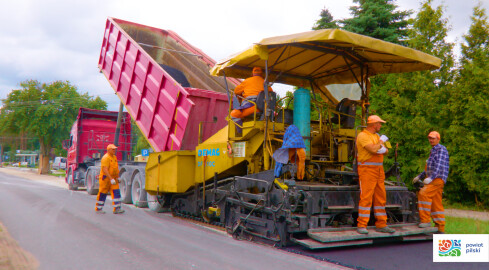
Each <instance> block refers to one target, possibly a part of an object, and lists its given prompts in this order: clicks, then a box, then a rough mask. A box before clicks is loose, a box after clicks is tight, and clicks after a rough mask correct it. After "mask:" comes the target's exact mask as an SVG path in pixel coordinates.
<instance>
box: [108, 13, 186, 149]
mask: <svg viewBox="0 0 489 270" xmlns="http://www.w3.org/2000/svg"><path fill="white" fill-rule="evenodd" d="M98 66H99V68H100V70H101V71H102V73H103V74H104V75H105V76H106V78H107V79H108V81H109V83H110V85H111V86H112V88H113V89H114V90H115V91H116V93H117V95H118V96H119V97H120V99H121V101H122V102H123V103H124V104H125V105H126V108H127V111H128V112H129V113H130V114H131V116H132V117H133V119H134V120H135V121H136V123H137V125H138V126H139V128H140V129H141V131H142V133H143V134H144V135H145V136H146V138H147V139H148V141H149V142H150V144H151V146H152V147H153V149H154V150H155V151H158V152H161V151H166V150H179V149H180V148H181V146H182V145H181V143H182V139H183V137H184V134H185V132H184V131H185V129H186V128H187V122H188V119H189V114H190V111H191V109H192V106H193V105H194V103H193V102H192V101H191V100H190V99H189V97H188V96H189V94H188V92H187V91H186V90H185V89H184V88H183V87H181V86H180V84H178V83H177V82H176V81H175V80H174V79H173V78H172V77H171V76H169V75H168V74H167V73H166V72H165V71H164V70H163V69H162V68H161V67H160V66H159V65H158V63H156V61H155V60H154V59H153V58H151V57H150V56H149V55H148V54H147V53H146V51H144V50H143V49H142V48H141V47H140V46H139V44H138V43H137V42H135V41H134V40H133V39H132V38H131V37H130V36H129V35H128V34H127V33H126V32H125V31H124V30H122V28H121V27H119V25H118V24H117V22H115V21H114V20H113V19H112V18H109V19H108V20H107V23H106V30H105V33H104V40H103V42H102V49H101V51H100V57H99V63H98Z"/></svg>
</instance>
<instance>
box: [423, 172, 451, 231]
mask: <svg viewBox="0 0 489 270" xmlns="http://www.w3.org/2000/svg"><path fill="white" fill-rule="evenodd" d="M444 186H445V182H443V180H442V179H441V178H435V179H434V180H433V181H432V182H431V183H429V184H428V185H425V186H424V187H423V188H422V189H421V190H420V191H419V193H418V209H419V218H420V219H421V223H430V222H431V218H433V222H435V225H436V227H437V228H438V231H440V232H445V209H444V208H443V203H442V195H443V187H444ZM430 216H431V218H430Z"/></svg>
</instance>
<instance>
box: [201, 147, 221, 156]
mask: <svg viewBox="0 0 489 270" xmlns="http://www.w3.org/2000/svg"><path fill="white" fill-rule="evenodd" d="M220 154H221V153H220V150H219V148H213V149H212V148H211V149H200V150H199V151H198V152H197V156H199V157H205V156H210V157H218V156H219V155H220Z"/></svg>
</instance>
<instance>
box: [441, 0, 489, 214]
mask: <svg viewBox="0 0 489 270" xmlns="http://www.w3.org/2000/svg"><path fill="white" fill-rule="evenodd" d="M471 21H472V23H471V26H470V29H469V31H468V33H467V34H466V35H464V36H463V38H464V40H463V43H462V44H461V48H462V55H461V59H460V63H461V66H460V67H459V68H458V70H457V71H458V76H457V79H456V83H455V88H454V89H455V91H454V92H453V94H452V96H451V98H450V102H449V104H450V110H449V112H448V114H450V115H451V120H452V121H451V123H450V127H449V129H448V134H450V141H449V147H450V148H449V150H450V156H451V162H450V169H451V173H450V182H449V184H450V185H448V184H447V196H449V197H450V198H451V199H452V200H456V201H472V202H475V203H476V204H477V203H480V204H484V205H485V206H486V207H487V206H488V205H489V199H488V198H489V168H488V167H487V164H488V163H489V134H488V133H487V127H488V126H489V114H488V112H489V101H488V100H487V97H488V96H489V74H488V72H487V70H489V23H488V21H487V15H486V11H485V9H484V8H482V7H481V5H480V4H479V5H478V6H476V7H475V8H474V9H473V14H472V16H471Z"/></svg>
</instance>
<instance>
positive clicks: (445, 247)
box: [438, 239, 462, 257]
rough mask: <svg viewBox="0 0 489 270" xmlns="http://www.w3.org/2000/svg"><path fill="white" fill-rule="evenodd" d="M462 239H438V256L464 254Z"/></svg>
mask: <svg viewBox="0 0 489 270" xmlns="http://www.w3.org/2000/svg"><path fill="white" fill-rule="evenodd" d="M461 242H462V240H445V239H444V240H438V256H440V257H446V256H454V257H459V256H460V255H461V254H462V243H461Z"/></svg>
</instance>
